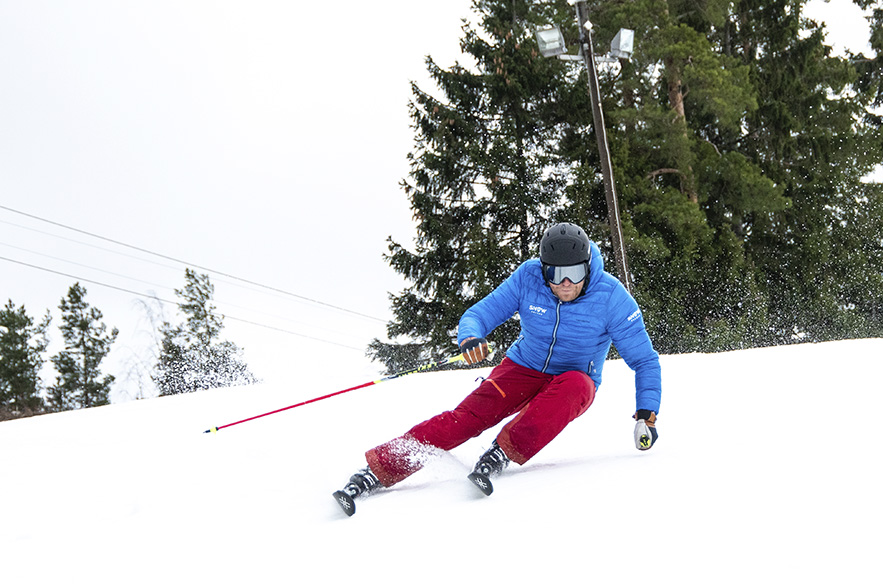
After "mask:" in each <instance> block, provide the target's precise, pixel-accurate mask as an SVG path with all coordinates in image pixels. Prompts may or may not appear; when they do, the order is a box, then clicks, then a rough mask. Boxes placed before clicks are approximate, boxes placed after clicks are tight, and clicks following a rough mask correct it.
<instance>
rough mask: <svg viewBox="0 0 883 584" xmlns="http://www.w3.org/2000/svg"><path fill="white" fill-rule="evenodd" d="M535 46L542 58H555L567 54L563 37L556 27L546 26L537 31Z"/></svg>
mask: <svg viewBox="0 0 883 584" xmlns="http://www.w3.org/2000/svg"><path fill="white" fill-rule="evenodd" d="M537 45H539V47H540V53H541V54H542V55H543V56H544V57H555V56H557V55H562V54H564V53H566V52H567V47H566V46H565V45H564V35H562V34H561V29H560V28H558V27H557V26H546V27H542V28H538V29H537Z"/></svg>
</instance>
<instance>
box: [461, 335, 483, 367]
mask: <svg viewBox="0 0 883 584" xmlns="http://www.w3.org/2000/svg"><path fill="white" fill-rule="evenodd" d="M460 352H461V353H463V358H464V359H465V360H466V362H467V363H469V364H470V365H475V364H476V363H479V362H481V361H484V360H485V359H486V358H487V355H488V348H487V339H485V338H483V337H469V338H468V339H463V342H462V343H460Z"/></svg>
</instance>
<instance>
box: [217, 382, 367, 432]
mask: <svg viewBox="0 0 883 584" xmlns="http://www.w3.org/2000/svg"><path fill="white" fill-rule="evenodd" d="M375 383H377V381H369V382H368V383H363V384H362V385H357V386H355V387H350V388H348V389H341V390H340V391H335V392H334V393H329V394H328V395H323V396H320V397H314V398H313V399H308V400H307V401H303V402H300V403H299V404H294V405H293V406H288V407H285V408H279V409H278V410H273V411H272V412H267V413H266V414H260V415H258V416H252V417H250V418H245V419H244V420H239V421H238V422H231V423H229V424H224V425H223V426H215V427H214V428H211V429H209V430H206V431H205V432H203V434H208V433H209V432H217V431H218V430H223V429H224V428H229V427H230V426H235V425H236V424H242V423H245V422H250V421H252V420H257V419H258V418H263V417H264V416H270V415H272V414H278V413H279V412H284V411H285V410H291V409H294V408H298V407H300V406H305V405H307V404H311V403H313V402H317V401H320V400H323V399H328V398H329V397H334V396H335V395H340V394H342V393H346V392H348V391H355V390H357V389H362V388H363V387H368V386H369V385H374V384H375Z"/></svg>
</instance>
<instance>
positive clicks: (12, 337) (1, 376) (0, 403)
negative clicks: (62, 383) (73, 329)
mask: <svg viewBox="0 0 883 584" xmlns="http://www.w3.org/2000/svg"><path fill="white" fill-rule="evenodd" d="M50 322H51V317H50V316H49V312H48V311H47V312H46V316H45V317H44V318H43V320H42V321H41V322H40V323H39V324H35V323H34V319H33V318H31V317H30V316H28V314H27V312H26V310H25V307H24V306H21V307H19V308H16V306H15V304H13V302H12V300H9V301H8V302H7V303H6V305H5V306H4V307H3V308H2V309H0V420H4V419H8V418H17V417H22V416H29V415H33V414H39V413H41V412H42V411H43V406H44V404H43V398H42V397H41V392H42V389H43V384H42V381H41V379H40V370H41V369H42V368H43V364H44V362H45V361H44V360H43V353H44V352H45V351H46V347H47V346H48V345H49V340H48V338H47V336H46V335H47V330H48V328H49V323H50Z"/></svg>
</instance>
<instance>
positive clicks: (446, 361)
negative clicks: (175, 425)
mask: <svg viewBox="0 0 883 584" xmlns="http://www.w3.org/2000/svg"><path fill="white" fill-rule="evenodd" d="M462 360H463V355H462V354H459V355H454V356H453V357H448V358H447V359H442V360H441V361H436V362H434V363H426V364H425V365H421V366H420V367H417V368H416V369H411V370H410V371H401V372H399V373H395V374H393V375H388V376H386V377H384V378H383V379H378V380H376V381H369V382H368V383H363V384H362V385H357V386H355V387H350V388H348V389H341V390H340V391H335V392H334V393H329V394H328V395H323V396H321V397H314V398H313V399H308V400H307V401H304V402H300V403H299V404H294V405H293V406H288V407H285V408H280V409H278V410H273V411H272V412H267V413H266V414H260V415H258V416H252V417H250V418H246V419H244V420H239V421H238V422H231V423H230V424H224V425H223V426H215V427H214V428H209V429H208V430H206V431H205V432H203V434H208V433H209V432H217V431H218V430H222V429H224V428H229V427H230V426H235V425H236V424H242V423H244V422H250V421H251V420H257V419H258V418H263V417H264V416H270V415H272V414H278V413H279V412H284V411H285V410H290V409H293V408H298V407H300V406H305V405H307V404H311V403H313V402H317V401H319V400H323V399H328V398H329V397H334V396H335V395H340V394H342V393H346V392H348V391H355V390H357V389H362V388H363V387H368V386H369V385H374V384H375V383H380V382H381V381H388V380H390V379H395V378H396V377H402V376H404V375H410V374H411V373H417V372H419V371H426V370H428V369H433V368H435V367H438V366H439V365H448V364H450V363H455V362H457V361H462Z"/></svg>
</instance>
